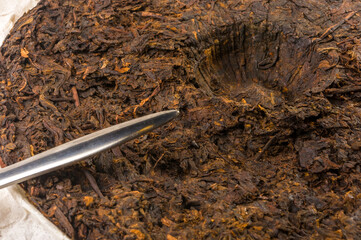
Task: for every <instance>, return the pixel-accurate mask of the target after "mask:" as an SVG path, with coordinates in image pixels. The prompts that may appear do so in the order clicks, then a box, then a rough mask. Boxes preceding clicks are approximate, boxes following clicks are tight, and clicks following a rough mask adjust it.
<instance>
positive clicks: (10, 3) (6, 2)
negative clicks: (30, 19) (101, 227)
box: [0, 0, 68, 240]
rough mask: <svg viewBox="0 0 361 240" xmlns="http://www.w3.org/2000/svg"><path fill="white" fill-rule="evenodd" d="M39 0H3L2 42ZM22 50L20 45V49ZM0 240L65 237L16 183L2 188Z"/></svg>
mask: <svg viewBox="0 0 361 240" xmlns="http://www.w3.org/2000/svg"><path fill="white" fill-rule="evenodd" d="M38 1H39V0H0V46H1V45H2V43H3V41H4V39H5V37H6V36H7V34H8V33H9V31H10V29H11V28H12V27H13V26H14V23H15V22H16V20H17V19H19V18H20V17H21V16H22V15H23V14H24V13H25V12H27V11H28V10H29V9H31V8H33V7H34V6H35V5H36V4H37V2H38ZM19 51H20V49H19ZM0 239H1V240H39V239H41V240H47V239H49V240H66V239H68V238H67V237H66V235H65V234H64V233H62V232H61V231H60V230H59V229H58V228H57V227H55V226H54V225H53V224H52V223H51V222H49V221H48V220H47V219H46V218H45V217H44V216H43V215H42V214H41V213H40V212H39V211H38V210H37V209H36V208H35V207H34V206H33V205H31V204H30V203H29V202H28V201H27V199H26V197H25V195H24V192H23V190H22V189H21V188H20V187H19V186H17V185H14V186H10V187H7V188H4V189H0Z"/></svg>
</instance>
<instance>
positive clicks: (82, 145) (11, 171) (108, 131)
mask: <svg viewBox="0 0 361 240" xmlns="http://www.w3.org/2000/svg"><path fill="white" fill-rule="evenodd" d="M178 114H179V112H178V111H177V110H168V111H162V112H158V113H153V114H150V115H147V116H144V117H140V118H136V119H133V120H130V121H127V122H124V123H120V124H117V125H114V126H111V127H108V128H105V129H103V130H99V131H96V132H94V133H91V134H89V135H85V136H83V137H80V138H78V139H75V140H72V141H69V142H67V143H64V144H62V145H59V146H57V147H54V148H52V149H49V150H47V151H45V152H42V153H39V154H37V155H34V156H32V157H30V158H28V159H25V160H23V161H21V162H17V163H15V164H12V165H10V166H7V167H5V168H2V169H0V188H4V187H7V186H9V185H12V184H15V183H19V182H23V181H25V180H28V179H31V178H33V177H37V176H40V175H42V174H45V173H48V172H51V171H54V170H57V169H60V168H63V167H65V166H69V165H71V164H74V163H76V162H79V161H80V160H83V159H84V158H86V157H89V156H91V155H94V154H96V153H99V152H102V151H104V150H106V149H109V148H112V147H114V146H117V145H119V144H122V143H125V142H127V141H129V140H131V139H133V138H136V137H138V136H140V135H143V134H145V133H147V132H149V131H151V130H153V129H155V128H158V127H160V126H162V125H163V124H165V123H167V122H169V121H170V120H172V119H173V118H175V117H176V116H177V115H178Z"/></svg>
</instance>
